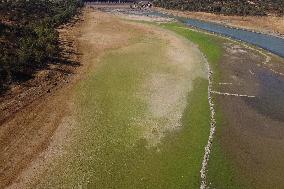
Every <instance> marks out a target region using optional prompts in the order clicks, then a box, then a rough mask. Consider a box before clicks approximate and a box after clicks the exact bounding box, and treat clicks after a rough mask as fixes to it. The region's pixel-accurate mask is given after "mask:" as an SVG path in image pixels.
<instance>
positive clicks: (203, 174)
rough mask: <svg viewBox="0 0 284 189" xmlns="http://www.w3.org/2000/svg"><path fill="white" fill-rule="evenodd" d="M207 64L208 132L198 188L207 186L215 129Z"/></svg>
mask: <svg viewBox="0 0 284 189" xmlns="http://www.w3.org/2000/svg"><path fill="white" fill-rule="evenodd" d="M206 62H207V61H206ZM207 66H208V103H209V108H210V134H209V137H208V141H207V145H206V146H205V148H204V150H205V152H204V156H203V161H202V167H201V170H200V177H201V184H200V189H205V188H207V167H208V161H209V157H210V152H211V148H212V142H213V137H214V134H215V130H216V120H215V109H214V102H213V100H212V96H211V93H212V88H213V81H212V80H213V78H212V75H213V72H212V70H211V68H210V65H209V63H208V62H207Z"/></svg>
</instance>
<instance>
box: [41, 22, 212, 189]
mask: <svg viewBox="0 0 284 189" xmlns="http://www.w3.org/2000/svg"><path fill="white" fill-rule="evenodd" d="M123 22H125V21H123ZM131 24H132V25H134V26H135V27H138V28H143V30H142V31H145V30H147V32H146V33H147V34H148V35H145V32H141V31H139V29H138V31H137V32H135V34H136V35H135V38H133V39H131V40H130V41H129V42H128V44H127V45H126V46H123V47H121V48H116V49H111V50H109V51H108V52H107V53H105V54H104V55H103V56H102V57H100V61H99V62H97V65H96V66H95V69H94V70H91V71H89V72H88V74H87V77H86V78H85V79H84V80H83V81H81V82H80V83H79V84H78V86H77V87H76V89H75V95H76V98H75V99H76V100H75V106H76V115H77V116H76V117H77V118H76V119H77V126H76V129H75V131H74V140H73V141H72V143H71V144H70V146H69V147H68V148H67V150H66V151H67V154H66V155H65V156H63V157H61V158H59V160H58V162H57V164H55V166H54V167H55V169H56V170H54V171H51V172H50V173H48V172H47V173H45V176H46V177H49V178H50V179H49V180H48V182H46V181H43V182H41V181H40V182H39V184H38V186H48V187H55V188H56V187H57V188H60V187H67V188H69V187H77V186H79V187H83V188H153V189H154V188H155V189H156V188H199V186H200V168H201V163H202V158H203V154H204V146H205V145H206V143H207V139H208V135H209V130H210V123H209V117H210V112H209V105H208V96H207V94H208V93H207V87H208V80H207V67H206V62H205V61H204V59H203V58H202V54H201V53H200V51H199V50H198V49H197V48H196V46H195V45H194V44H192V43H191V42H189V41H187V39H186V38H184V37H182V36H180V35H177V34H174V33H172V32H168V31H167V30H165V29H161V28H159V27H156V26H150V25H147V24H141V23H131ZM136 25H137V26H136ZM136 29H137V28H136ZM149 34H150V35H149ZM89 60H92V58H90V59H89Z"/></svg>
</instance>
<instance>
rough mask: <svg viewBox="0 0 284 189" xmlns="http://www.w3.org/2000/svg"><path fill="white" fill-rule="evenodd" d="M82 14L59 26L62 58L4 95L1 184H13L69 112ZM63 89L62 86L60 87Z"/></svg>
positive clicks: (1, 99)
mask: <svg viewBox="0 0 284 189" xmlns="http://www.w3.org/2000/svg"><path fill="white" fill-rule="evenodd" d="M78 20H80V18H77V19H75V20H73V21H72V22H71V23H69V24H67V25H65V26H62V27H61V28H59V29H58V30H59V33H60V44H61V47H62V48H63V49H64V50H63V52H62V55H63V56H62V59H61V60H58V62H52V63H51V64H50V65H49V68H48V69H46V70H42V71H39V72H38V73H36V74H35V76H34V78H32V79H31V80H29V81H27V82H24V83H21V84H19V85H15V86H12V87H11V89H10V90H8V91H7V92H5V93H4V94H2V96H0V111H1V114H0V151H1V157H0V188H3V187H4V186H7V185H9V184H11V182H12V181H13V180H14V179H15V178H16V177H17V175H18V174H19V173H20V172H21V171H22V170H23V169H25V168H26V167H27V166H28V164H29V163H30V162H31V161H32V160H33V158H35V157H36V156H37V155H38V154H39V153H40V152H42V151H43V150H44V149H46V148H47V146H48V144H49V141H50V138H51V136H52V135H53V133H54V131H55V130H56V128H57V127H58V125H59V123H60V122H61V120H62V118H63V117H64V116H66V115H67V114H68V106H67V103H68V99H69V98H71V97H72V95H69V91H70V87H72V86H73V85H72V83H74V82H76V77H77V74H75V73H77V72H78V71H79V69H76V68H77V67H78V66H79V63H78V60H79V54H78V50H77V45H76V40H74V39H75V38H76V37H77V36H78V35H79V33H80V31H79V28H80V27H79V25H80V24H79V22H77V21H78ZM59 89H60V90H59Z"/></svg>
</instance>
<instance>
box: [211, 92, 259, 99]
mask: <svg viewBox="0 0 284 189" xmlns="http://www.w3.org/2000/svg"><path fill="white" fill-rule="evenodd" d="M211 93H214V94H219V95H225V96H237V97H247V98H255V96H252V95H243V94H234V93H222V92H218V91H211Z"/></svg>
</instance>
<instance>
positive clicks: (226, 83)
mask: <svg viewBox="0 0 284 189" xmlns="http://www.w3.org/2000/svg"><path fill="white" fill-rule="evenodd" d="M219 85H233V83H219Z"/></svg>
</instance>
